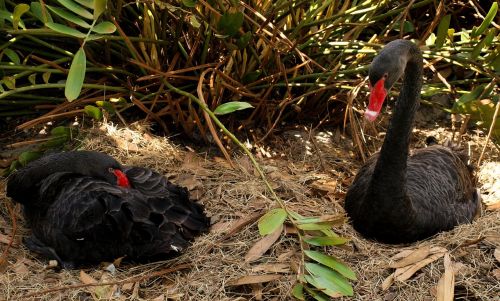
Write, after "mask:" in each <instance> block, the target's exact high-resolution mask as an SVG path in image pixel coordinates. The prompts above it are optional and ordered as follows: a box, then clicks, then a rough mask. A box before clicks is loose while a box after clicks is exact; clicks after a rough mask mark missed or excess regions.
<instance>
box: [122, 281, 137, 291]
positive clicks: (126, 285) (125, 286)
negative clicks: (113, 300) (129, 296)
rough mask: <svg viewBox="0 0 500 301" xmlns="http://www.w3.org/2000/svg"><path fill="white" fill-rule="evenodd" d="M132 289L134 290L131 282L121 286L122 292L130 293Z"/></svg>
mask: <svg viewBox="0 0 500 301" xmlns="http://www.w3.org/2000/svg"><path fill="white" fill-rule="evenodd" d="M133 288H134V283H132V282H127V283H124V284H123V285H122V291H124V292H131V291H132V289H133Z"/></svg>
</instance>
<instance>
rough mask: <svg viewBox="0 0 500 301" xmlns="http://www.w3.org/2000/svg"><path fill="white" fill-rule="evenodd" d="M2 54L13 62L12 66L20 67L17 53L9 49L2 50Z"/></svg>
mask: <svg viewBox="0 0 500 301" xmlns="http://www.w3.org/2000/svg"><path fill="white" fill-rule="evenodd" d="M3 54H5V55H6V56H7V57H8V58H9V59H10V61H11V62H13V63H14V64H16V65H21V60H20V59H19V56H18V55H17V53H16V52H15V51H14V50H12V49H9V48H5V49H4V50H3Z"/></svg>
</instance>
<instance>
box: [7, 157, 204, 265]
mask: <svg viewBox="0 0 500 301" xmlns="http://www.w3.org/2000/svg"><path fill="white" fill-rule="evenodd" d="M7 196H10V197H11V198H12V199H13V200H14V201H16V202H18V203H21V204H22V205H23V206H24V215H25V217H26V220H27V221H28V223H29V225H30V226H31V228H32V231H33V233H32V235H31V237H30V238H27V239H26V240H25V244H26V246H27V247H28V248H29V249H30V250H32V251H34V252H37V253H40V254H42V255H44V256H46V257H48V258H51V259H56V260H57V261H58V262H59V263H60V264H61V265H62V266H63V267H65V268H72V267H74V266H75V265H78V264H85V263H96V262H101V261H108V260H113V259H116V258H118V257H121V256H126V258H130V259H135V260H150V259H155V258H164V257H169V256H171V255H175V254H176V253H177V252H178V251H181V250H183V249H184V248H186V247H187V246H188V245H189V241H190V240H192V239H193V238H194V237H195V236H196V235H197V234H199V233H201V232H204V231H206V230H207V229H208V226H209V219H208V218H207V217H206V216H205V214H204V213H203V208H202V207H201V205H199V204H197V203H194V202H191V201H190V200H189V198H188V192H187V190H186V189H185V188H181V187H178V186H175V185H173V184H172V183H170V182H168V181H167V180H166V179H165V177H163V176H161V175H160V174H158V173H156V172H154V171H152V170H151V169H147V168H141V167H127V166H122V165H120V164H119V163H118V162H117V161H116V160H115V159H114V158H112V157H110V156H108V155H106V154H103V153H99V152H93V151H72V152H61V153H54V154H50V155H46V156H44V157H42V158H40V159H38V160H36V161H33V162H31V163H29V164H28V165H26V166H25V167H24V168H22V169H20V170H18V171H16V172H15V173H14V174H12V175H11V176H10V177H9V179H8V183H7Z"/></svg>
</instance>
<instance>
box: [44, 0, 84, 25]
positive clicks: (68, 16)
mask: <svg viewBox="0 0 500 301" xmlns="http://www.w3.org/2000/svg"><path fill="white" fill-rule="evenodd" d="M45 6H46V7H47V8H48V9H50V10H51V11H52V12H54V13H55V14H56V15H58V16H59V17H61V18H63V19H66V20H68V21H70V22H72V23H75V24H76V25H79V26H81V27H83V28H90V24H89V23H87V22H85V21H84V20H82V19H80V18H79V17H77V16H76V15H74V14H72V13H70V12H68V11H67V10H64V9H60V8H58V7H54V6H50V5H45Z"/></svg>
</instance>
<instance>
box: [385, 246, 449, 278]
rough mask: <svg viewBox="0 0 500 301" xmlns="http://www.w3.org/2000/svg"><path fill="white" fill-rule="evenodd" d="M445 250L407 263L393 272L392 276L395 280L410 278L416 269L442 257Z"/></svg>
mask: <svg viewBox="0 0 500 301" xmlns="http://www.w3.org/2000/svg"><path fill="white" fill-rule="evenodd" d="M444 254H445V252H440V253H436V254H432V255H431V256H429V257H427V258H426V259H424V260H422V261H419V262H417V263H415V264H414V265H409V266H406V267H403V268H398V269H397V270H396V271H395V272H394V278H395V280H396V281H406V280H408V279H410V277H411V276H413V274H415V273H416V272H417V271H419V270H420V269H421V268H423V267H425V266H426V265H428V264H429V263H432V262H434V261H436V260H438V259H439V258H441V257H443V256H444Z"/></svg>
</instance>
